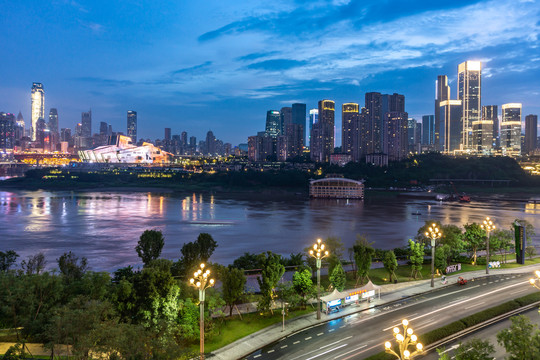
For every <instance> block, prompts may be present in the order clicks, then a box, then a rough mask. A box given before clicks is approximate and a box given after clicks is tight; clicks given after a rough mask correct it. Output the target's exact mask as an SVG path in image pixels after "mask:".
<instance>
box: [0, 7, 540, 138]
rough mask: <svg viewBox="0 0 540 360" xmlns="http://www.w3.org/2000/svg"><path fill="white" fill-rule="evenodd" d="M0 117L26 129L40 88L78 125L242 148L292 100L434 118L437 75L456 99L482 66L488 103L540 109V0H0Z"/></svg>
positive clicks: (65, 121)
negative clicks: (85, 115)
mask: <svg viewBox="0 0 540 360" xmlns="http://www.w3.org/2000/svg"><path fill="white" fill-rule="evenodd" d="M0 10H1V14H2V16H1V20H0V28H1V36H0V45H1V49H2V56H1V62H0V111H5V112H12V113H15V114H17V113H18V112H19V111H21V112H22V114H23V116H24V119H25V121H26V125H27V126H29V124H30V89H31V87H32V82H41V83H43V85H44V88H45V107H46V114H48V112H49V109H50V108H51V107H56V108H58V114H59V124H60V127H71V128H73V127H74V126H75V124H76V123H77V122H79V121H80V118H81V112H82V111H88V109H90V108H91V109H92V115H93V131H94V132H97V131H98V130H99V122H100V121H105V122H108V123H110V124H112V125H113V130H115V131H123V132H125V131H126V111H127V110H135V111H137V112H138V126H139V130H138V137H139V138H141V137H143V138H151V139H156V138H163V136H164V134H163V133H164V130H163V128H165V127H170V128H172V133H173V134H179V133H180V132H182V131H184V130H185V131H187V132H188V135H189V136H192V135H195V136H197V138H198V139H201V138H202V137H203V136H205V134H206V132H207V131H208V130H212V131H213V132H214V135H216V137H217V138H219V139H221V140H223V141H225V142H231V143H233V145H236V144H238V143H241V142H247V137H248V136H250V135H254V134H256V132H257V131H262V130H264V125H265V116H266V111H267V110H270V109H276V110H279V109H280V108H281V107H283V106H290V105H291V104H292V103H293V102H304V103H306V104H307V107H308V111H309V109H310V108H316V107H317V101H318V100H320V99H332V100H335V101H336V108H337V109H339V111H336V127H337V129H338V131H337V134H336V135H337V143H338V145H340V144H341V141H340V132H341V131H340V126H341V104H342V103H344V102H358V103H360V105H361V106H363V104H364V93H365V92H368V91H379V92H382V93H393V92H398V93H401V94H404V95H405V99H406V111H408V113H409V117H413V118H416V119H417V120H421V116H422V115H425V114H433V112H434V101H433V100H434V96H435V80H436V77H437V75H439V74H446V75H448V76H449V79H450V86H451V94H452V98H456V97H457V89H456V76H457V66H458V64H459V63H460V62H463V61H465V60H481V61H482V62H483V67H484V69H483V84H482V85H483V88H482V104H483V105H491V104H496V105H499V109H500V105H501V104H503V103H509V102H521V103H523V119H524V117H525V115H527V114H530V113H533V114H540V48H539V45H540V42H539V32H540V3H539V1H527V0H522V1H518V0H509V1H502V0H495V1H470V0H467V1H462V0H453V1H448V2H446V1H445V2H443V1H433V0H431V1H404V0H399V1H384V0H351V1H347V0H333V1H317V0H297V1H279V0H273V1H268V0H264V1H260V0H247V1H246V0H244V1H235V0H196V1H185V0H177V1H105V0H92V1H78V2H76V1H62V0H52V1H43V0H25V1H16V0H8V1H5V0H0Z"/></svg>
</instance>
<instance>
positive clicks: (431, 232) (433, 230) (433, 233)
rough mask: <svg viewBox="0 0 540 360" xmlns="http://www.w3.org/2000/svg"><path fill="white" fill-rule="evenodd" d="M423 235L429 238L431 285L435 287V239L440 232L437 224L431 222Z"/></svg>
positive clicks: (439, 236) (438, 237)
mask: <svg viewBox="0 0 540 360" xmlns="http://www.w3.org/2000/svg"><path fill="white" fill-rule="evenodd" d="M425 235H426V237H428V238H430V239H431V287H435V240H437V239H440V238H441V236H442V234H441V230H439V228H438V227H437V224H435V223H433V224H431V226H430V227H429V228H428V231H426V232H425Z"/></svg>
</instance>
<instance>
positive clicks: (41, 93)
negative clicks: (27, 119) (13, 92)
mask: <svg viewBox="0 0 540 360" xmlns="http://www.w3.org/2000/svg"><path fill="white" fill-rule="evenodd" d="M31 114H32V117H31V125H32V136H31V139H32V141H36V130H37V122H38V120H39V119H44V118H45V90H44V89H43V84H41V83H32V109H31Z"/></svg>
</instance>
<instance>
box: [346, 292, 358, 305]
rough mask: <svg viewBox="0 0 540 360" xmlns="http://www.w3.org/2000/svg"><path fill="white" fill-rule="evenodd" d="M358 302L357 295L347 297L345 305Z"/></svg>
mask: <svg viewBox="0 0 540 360" xmlns="http://www.w3.org/2000/svg"><path fill="white" fill-rule="evenodd" d="M356 300H358V294H357V295H353V296H347V297H346V298H345V304H348V303H351V302H354V301H356Z"/></svg>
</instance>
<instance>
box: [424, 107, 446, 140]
mask: <svg viewBox="0 0 540 360" xmlns="http://www.w3.org/2000/svg"><path fill="white" fill-rule="evenodd" d="M439 108H440V103H439ZM440 116H441V115H440V113H439V122H440V121H441V120H440ZM422 144H423V145H434V144H435V116H434V115H424V116H422Z"/></svg>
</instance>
